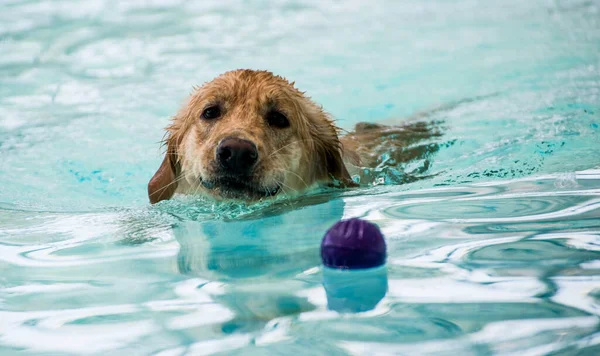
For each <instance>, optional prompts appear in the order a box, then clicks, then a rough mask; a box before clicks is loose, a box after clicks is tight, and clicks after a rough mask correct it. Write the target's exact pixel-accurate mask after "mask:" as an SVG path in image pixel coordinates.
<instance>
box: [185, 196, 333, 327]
mask: <svg viewBox="0 0 600 356" xmlns="http://www.w3.org/2000/svg"><path fill="white" fill-rule="evenodd" d="M317 199H320V198H317ZM321 200H323V201H324V202H323V201H317V202H312V203H313V204H309V205H307V206H304V207H300V208H294V209H289V208H288V210H287V211H283V212H282V211H276V212H275V213H274V214H273V210H270V212H266V213H265V214H263V215H262V216H260V217H254V218H249V219H243V220H234V221H220V220H216V221H215V220H213V221H205V222H196V221H184V222H181V223H180V224H178V226H177V227H175V228H174V234H175V237H176V239H177V241H178V242H179V244H180V246H181V247H180V251H179V254H178V256H177V266H178V269H179V271H180V273H182V274H186V275H193V276H198V277H200V278H203V279H207V280H210V281H217V282H222V286H223V289H224V290H223V291H221V292H220V293H218V294H216V295H213V296H212V297H213V298H214V299H215V301H216V302H218V303H220V304H222V305H224V306H226V307H227V308H229V309H230V310H231V311H232V312H233V313H234V314H235V318H234V319H233V320H231V321H229V322H227V323H225V324H224V325H222V328H223V331H224V332H234V331H242V330H243V331H248V329H249V328H250V329H254V328H262V327H263V326H264V325H265V323H266V322H268V321H269V320H272V319H274V318H277V317H281V316H285V315H295V314H299V313H302V312H306V311H310V310H313V309H315V308H316V307H315V306H314V305H313V304H311V303H310V302H309V301H308V299H307V298H306V297H304V296H301V295H300V294H301V293H300V291H302V290H306V289H309V288H314V287H318V286H319V285H320V282H321V277H320V276H318V275H311V274H305V273H303V272H306V271H308V270H310V269H311V268H314V267H319V266H320V265H321V259H320V255H319V246H320V242H321V238H322V237H323V235H324V233H325V232H326V231H327V229H328V228H329V227H330V226H331V225H333V224H334V223H335V222H337V221H338V220H339V219H341V218H342V216H343V210H344V202H343V200H342V199H339V198H338V199H331V197H330V196H329V197H323V199H321ZM274 209H275V210H277V207H274ZM268 215H270V216H268Z"/></svg>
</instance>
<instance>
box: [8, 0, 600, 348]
mask: <svg viewBox="0 0 600 356" xmlns="http://www.w3.org/2000/svg"><path fill="white" fill-rule="evenodd" d="M234 68H257V69H269V70H271V71H274V72H276V73H278V74H281V75H284V76H286V77H288V78H289V79H291V80H294V81H296V84H297V86H298V87H299V88H300V89H302V90H306V91H307V93H308V95H310V96H311V97H312V98H313V99H314V100H315V101H317V102H319V103H321V104H322V105H323V106H324V107H325V109H326V110H328V111H329V112H331V113H332V114H333V115H334V117H335V118H336V119H337V120H338V124H339V125H340V126H341V127H342V128H344V129H351V128H352V126H353V124H355V123H357V122H359V121H371V122H391V123H400V122H404V121H406V120H407V122H411V123H419V122H423V123H427V124H428V125H432V126H434V127H436V128H437V129H438V130H439V132H441V133H442V135H441V136H432V137H430V138H429V139H427V140H425V141H422V142H418V143H416V144H415V145H416V147H412V148H415V149H420V150H421V152H423V154H422V155H419V156H418V157H417V158H416V159H415V160H412V161H408V162H404V163H402V164H400V165H396V166H393V165H392V166H390V165H382V166H381V167H379V168H378V169H375V170H370V171H369V172H366V173H364V176H362V177H361V178H364V180H363V182H366V183H368V184H367V186H365V187H363V188H361V189H357V190H353V191H347V192H317V193H314V194H312V195H310V196H308V197H305V198H303V199H300V200H294V201H291V200H286V199H282V200H280V201H277V202H275V203H272V204H270V205H260V206H240V205H235V204H229V205H228V204H212V203H210V202H207V201H202V200H197V199H193V198H182V199H180V200H178V201H169V202H164V203H161V204H159V205H157V206H154V207H151V206H149V205H148V203H147V196H146V184H147V182H148V180H149V178H150V177H151V176H152V174H153V173H154V170H155V169H156V168H157V167H158V165H159V163H160V160H161V157H160V153H161V151H160V148H159V144H158V142H159V140H160V139H161V138H162V134H163V127H164V126H165V125H166V124H167V122H168V119H169V116H170V115H172V114H173V113H175V111H176V110H177V108H178V106H179V105H180V103H181V102H182V101H183V100H184V98H185V96H186V95H187V93H189V91H190V90H191V88H192V86H193V85H197V84H201V83H203V82H205V81H207V80H210V79H211V78H212V77H214V76H215V75H217V74H219V73H221V72H223V71H226V70H230V69H234ZM599 132H600V4H599V3H598V2H596V1H541V0H531V1H516V0H515V1H513V0H504V1H497V2H485V3H478V2H475V1H467V0H459V1H445V0H427V1H421V2H408V1H387V2H385V1H376V2H366V1H358V0H351V1H344V2H337V1H309V0H305V1H280V2H275V3H271V2H266V1H257V2H244V1H231V2H225V1H201V2H196V3H195V4H191V3H188V2H183V1H128V2H119V1H108V0H107V1H86V2H81V3H80V2H76V1H39V0H36V1H14V0H4V1H2V3H1V4H0V157H1V158H0V354H2V355H4V354H13V353H18V352H20V351H26V353H35V354H68V353H73V354H159V355H184V354H214V353H219V352H221V353H223V354H277V353H280V354H291V353H298V354H306V353H307V352H310V353H311V354H328V355H331V354H406V355H413V354H454V355H456V354H460V355H487V354H518V355H541V354H558V355H570V354H578V353H579V354H584V355H588V354H589V355H592V354H598V353H600V300H599V298H600V247H599V246H600V170H599V168H600V137H599ZM406 176H418V178H419V179H416V180H414V181H413V180H406V179H404V178H403V177H406ZM397 182H410V183H407V184H401V185H398V184H394V183H397ZM372 183H375V184H372ZM349 217H363V218H366V219H368V220H370V221H373V222H375V223H377V224H378V225H379V226H380V227H381V228H382V231H383V232H384V234H385V235H386V237H387V242H388V252H389V255H388V263H387V265H386V266H385V267H383V268H379V269H375V270H368V271H361V272H346V273H341V272H339V271H332V270H326V269H323V267H322V266H321V264H320V261H319V257H318V246H319V243H320V239H321V237H322V235H323V233H324V232H325V231H326V229H327V228H328V227H329V226H331V225H332V224H333V223H335V222H336V221H337V220H338V219H340V218H349ZM307 350H308V351H307Z"/></svg>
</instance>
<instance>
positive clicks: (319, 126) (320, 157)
mask: <svg viewBox="0 0 600 356" xmlns="http://www.w3.org/2000/svg"><path fill="white" fill-rule="evenodd" d="M312 136H313V140H314V143H315V151H316V161H317V163H318V164H317V167H318V169H317V178H318V179H323V180H328V181H329V182H330V183H329V185H330V186H333V187H339V188H349V187H356V186H358V184H356V182H354V181H353V180H352V178H351V177H350V174H349V173H348V169H346V165H345V164H344V159H343V153H342V151H343V150H342V144H341V143H340V139H339V136H338V128H337V127H336V126H335V125H334V124H333V122H332V121H331V120H330V119H329V118H328V117H327V114H325V113H321V115H320V118H319V120H318V121H317V122H316V125H315V127H314V130H313V135H312Z"/></svg>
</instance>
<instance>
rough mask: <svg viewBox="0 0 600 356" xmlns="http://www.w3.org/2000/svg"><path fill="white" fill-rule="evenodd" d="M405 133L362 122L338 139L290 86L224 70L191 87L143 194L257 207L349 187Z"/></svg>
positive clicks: (326, 119)
mask: <svg viewBox="0 0 600 356" xmlns="http://www.w3.org/2000/svg"><path fill="white" fill-rule="evenodd" d="M403 130H404V129H403V128H401V127H396V128H394V127H388V126H383V125H375V124H365V123H363V124H359V125H357V126H356V129H355V132H353V133H350V134H348V135H346V136H344V137H342V138H340V135H339V133H340V130H339V129H338V128H337V127H336V126H335V124H334V123H333V121H332V119H331V118H330V116H329V115H328V114H327V113H326V112H325V111H323V109H322V107H321V106H319V105H317V104H315V103H314V102H313V101H311V100H310V98H308V97H307V96H305V95H304V93H303V92H301V91H299V90H298V89H296V88H295V87H294V83H290V82H288V81H287V80H286V79H284V78H282V77H280V76H277V75H274V74H272V73H270V72H267V71H255V70H234V71H230V72H227V73H224V74H222V75H220V76H218V77H217V78H215V79H213V80H212V81H210V82H208V83H205V84H204V85H203V86H202V87H200V88H196V89H195V91H194V92H193V93H192V95H191V96H190V98H189V100H188V102H187V103H186V104H185V105H184V106H183V108H181V109H180V111H179V112H178V114H177V115H176V116H175V117H174V118H173V121H172V123H171V125H170V126H168V127H167V134H166V140H165V143H166V146H167V151H166V153H165V157H164V160H163V162H162V164H161V165H160V168H159V169H158V171H157V172H156V173H155V174H154V176H153V177H152V179H151V180H150V182H149V184H148V195H149V198H150V202H151V203H157V202H159V201H161V200H165V199H170V198H171V197H172V196H173V195H174V194H175V193H180V194H199V195H205V196H210V197H213V198H216V199H238V200H245V201H255V200H260V199H263V198H268V197H273V196H276V195H278V194H286V195H296V194H300V193H302V192H304V191H306V190H308V189H311V188H313V187H315V186H318V185H328V186H334V187H354V186H357V184H356V183H355V182H354V181H353V180H352V178H351V175H350V172H351V171H352V170H356V169H357V168H358V167H359V166H361V165H365V166H374V164H376V163H377V162H376V158H377V157H378V153H377V151H378V147H380V146H381V145H380V144H379V141H378V140H377V138H381V137H384V136H387V137H397V136H398V133H399V132H401V131H403ZM403 145H404V143H403V142H400V141H398V139H396V144H395V146H396V147H402V146H403ZM398 152H400V151H398ZM396 158H398V157H396ZM349 170H350V172H349Z"/></svg>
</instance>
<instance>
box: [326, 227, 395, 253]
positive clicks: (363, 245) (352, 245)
mask: <svg viewBox="0 0 600 356" xmlns="http://www.w3.org/2000/svg"><path fill="white" fill-rule="evenodd" d="M324 247H338V248H344V249H350V250H361V251H371V252H375V253H377V254H383V255H385V253H386V247H385V240H384V239H383V235H382V234H381V231H380V230H379V227H378V226H377V225H375V224H373V223H371V222H368V221H366V220H362V219H357V218H353V219H349V220H341V221H338V222H337V223H336V224H335V225H333V226H332V227H331V228H330V229H329V230H328V231H327V234H326V235H325V237H324V238H323V242H322V243H321V248H324Z"/></svg>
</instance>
